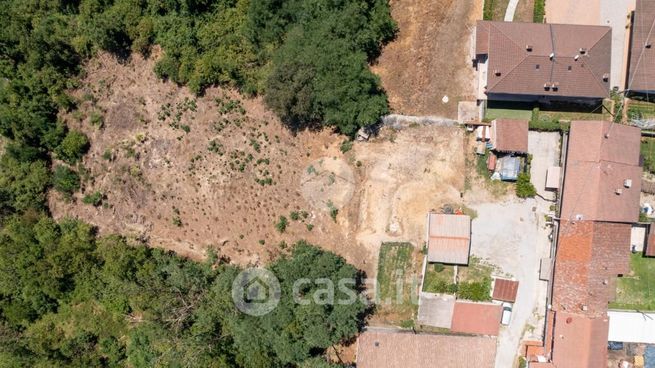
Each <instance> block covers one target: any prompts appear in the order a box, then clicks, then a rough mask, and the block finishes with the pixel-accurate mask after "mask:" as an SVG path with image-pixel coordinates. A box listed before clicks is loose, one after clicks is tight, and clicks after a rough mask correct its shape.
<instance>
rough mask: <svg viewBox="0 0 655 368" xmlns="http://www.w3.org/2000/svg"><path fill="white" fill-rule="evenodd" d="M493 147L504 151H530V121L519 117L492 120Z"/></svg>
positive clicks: (498, 150) (523, 152) (497, 150)
mask: <svg viewBox="0 0 655 368" xmlns="http://www.w3.org/2000/svg"><path fill="white" fill-rule="evenodd" d="M491 149H492V150H494V151H496V152H502V153H519V154H526V153H528V121H527V120H519V119H495V120H494V121H492V122H491Z"/></svg>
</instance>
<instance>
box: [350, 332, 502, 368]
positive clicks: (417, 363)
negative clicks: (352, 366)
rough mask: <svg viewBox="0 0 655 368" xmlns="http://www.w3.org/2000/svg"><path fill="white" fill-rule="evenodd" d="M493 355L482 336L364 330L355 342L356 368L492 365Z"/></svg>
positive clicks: (489, 343) (488, 367) (488, 339)
mask: <svg viewBox="0 0 655 368" xmlns="http://www.w3.org/2000/svg"><path fill="white" fill-rule="evenodd" d="M471 352H475V354H471ZM495 358H496V339H495V338H491V337H484V336H453V335H428V334H414V333H405V332H386V331H385V332H382V331H366V332H364V333H363V334H361V335H360V336H359V339H358V342H357V368H381V367H384V368H470V367H476V368H493V367H494V361H495Z"/></svg>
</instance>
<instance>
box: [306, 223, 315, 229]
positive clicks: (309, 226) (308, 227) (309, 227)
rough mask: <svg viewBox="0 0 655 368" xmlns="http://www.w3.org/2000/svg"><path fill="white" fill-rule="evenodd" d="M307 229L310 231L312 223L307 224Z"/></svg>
mask: <svg viewBox="0 0 655 368" xmlns="http://www.w3.org/2000/svg"><path fill="white" fill-rule="evenodd" d="M306 226H307V231H312V230H313V229H314V225H312V224H307V225H306Z"/></svg>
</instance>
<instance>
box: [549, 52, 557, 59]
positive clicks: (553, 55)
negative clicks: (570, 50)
mask: <svg viewBox="0 0 655 368" xmlns="http://www.w3.org/2000/svg"><path fill="white" fill-rule="evenodd" d="M548 57H549V58H550V60H553V59H554V58H555V53H554V52H551V53H550V55H548Z"/></svg>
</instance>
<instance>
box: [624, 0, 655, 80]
mask: <svg viewBox="0 0 655 368" xmlns="http://www.w3.org/2000/svg"><path fill="white" fill-rule="evenodd" d="M649 45H650V46H649ZM626 89H628V90H631V91H637V92H639V91H655V0H637V3H636V7H635V12H634V21H633V24H632V43H631V45H630V65H629V69H628V80H627V86H626Z"/></svg>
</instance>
